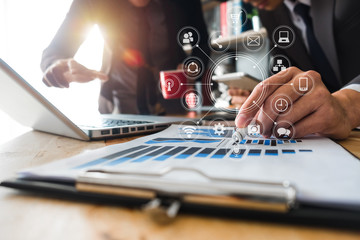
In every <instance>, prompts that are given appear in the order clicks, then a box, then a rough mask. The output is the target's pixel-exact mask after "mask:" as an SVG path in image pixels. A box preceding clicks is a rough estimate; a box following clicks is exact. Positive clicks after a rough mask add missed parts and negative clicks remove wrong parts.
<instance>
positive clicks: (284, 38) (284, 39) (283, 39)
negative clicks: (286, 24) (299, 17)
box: [278, 31, 290, 43]
mask: <svg viewBox="0 0 360 240" xmlns="http://www.w3.org/2000/svg"><path fill="white" fill-rule="evenodd" d="M289 34H290V33H289V31H279V41H278V43H290V39H289Z"/></svg>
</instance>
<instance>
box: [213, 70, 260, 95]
mask: <svg viewBox="0 0 360 240" xmlns="http://www.w3.org/2000/svg"><path fill="white" fill-rule="evenodd" d="M212 80H214V81H215V82H218V83H224V84H226V85H227V86H228V87H234V88H240V89H243V90H249V91H252V90H253V89H254V88H255V86H256V85H257V84H258V83H260V82H261V80H260V79H257V78H255V77H253V76H250V75H249V74H247V73H244V72H235V73H227V74H224V75H221V76H216V75H214V76H213V77H212Z"/></svg>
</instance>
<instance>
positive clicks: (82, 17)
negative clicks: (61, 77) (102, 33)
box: [41, 0, 94, 72]
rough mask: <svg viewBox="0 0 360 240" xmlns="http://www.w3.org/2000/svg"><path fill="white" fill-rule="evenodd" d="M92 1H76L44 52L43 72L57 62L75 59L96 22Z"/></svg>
mask: <svg viewBox="0 0 360 240" xmlns="http://www.w3.org/2000/svg"><path fill="white" fill-rule="evenodd" d="M91 16H92V14H91V1H89V0H74V1H73V3H72V5H71V7H70V10H69V12H68V14H67V15H66V17H65V19H64V21H63V23H62V24H61V26H60V28H59V30H58V31H57V33H56V35H55V37H54V38H53V40H52V41H51V43H50V45H49V46H48V47H47V48H46V49H45V50H44V51H43V54H42V59H41V69H42V71H43V72H45V71H46V69H47V68H48V67H49V66H50V65H51V64H53V63H54V62H55V61H56V60H59V59H66V58H72V57H74V55H75V53H76V51H77V50H78V48H79V46H80V45H81V43H82V42H83V41H84V40H85V38H86V35H87V33H88V31H89V30H90V28H91V27H92V25H93V24H94V22H93V21H92V20H91Z"/></svg>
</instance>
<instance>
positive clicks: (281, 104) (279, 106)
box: [275, 98, 289, 112]
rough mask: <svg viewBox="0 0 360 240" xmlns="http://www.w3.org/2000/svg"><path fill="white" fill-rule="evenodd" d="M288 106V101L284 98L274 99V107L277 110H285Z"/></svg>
mask: <svg viewBox="0 0 360 240" xmlns="http://www.w3.org/2000/svg"><path fill="white" fill-rule="evenodd" d="M288 107H289V103H288V101H287V100H286V99H285V98H279V99H278V100H276V101H275V109H276V110H277V111H278V112H285V111H286V110H287V109H288Z"/></svg>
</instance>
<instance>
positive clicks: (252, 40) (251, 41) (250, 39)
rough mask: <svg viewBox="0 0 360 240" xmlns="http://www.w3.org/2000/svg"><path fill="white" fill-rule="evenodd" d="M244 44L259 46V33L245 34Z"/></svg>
mask: <svg viewBox="0 0 360 240" xmlns="http://www.w3.org/2000/svg"><path fill="white" fill-rule="evenodd" d="M246 44H247V45H248V46H249V47H259V46H260V36H259V35H252V36H247V42H246Z"/></svg>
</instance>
